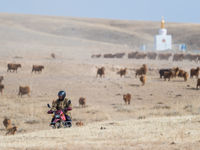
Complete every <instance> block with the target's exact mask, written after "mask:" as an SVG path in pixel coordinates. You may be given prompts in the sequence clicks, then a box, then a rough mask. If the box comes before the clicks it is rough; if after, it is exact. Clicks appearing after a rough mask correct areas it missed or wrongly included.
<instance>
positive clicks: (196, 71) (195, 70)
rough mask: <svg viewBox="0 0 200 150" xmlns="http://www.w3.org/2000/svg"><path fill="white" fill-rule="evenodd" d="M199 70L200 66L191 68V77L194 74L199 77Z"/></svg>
mask: <svg viewBox="0 0 200 150" xmlns="http://www.w3.org/2000/svg"><path fill="white" fill-rule="evenodd" d="M199 70H200V68H199V67H197V68H196V69H194V68H192V69H191V70H190V78H193V76H196V78H198V77H199Z"/></svg>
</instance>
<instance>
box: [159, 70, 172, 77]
mask: <svg viewBox="0 0 200 150" xmlns="http://www.w3.org/2000/svg"><path fill="white" fill-rule="evenodd" d="M170 71H171V69H160V70H159V74H160V78H161V79H162V77H163V76H164V73H165V72H170Z"/></svg>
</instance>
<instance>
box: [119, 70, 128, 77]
mask: <svg viewBox="0 0 200 150" xmlns="http://www.w3.org/2000/svg"><path fill="white" fill-rule="evenodd" d="M126 70H127V68H124V69H120V70H119V71H118V72H117V74H120V77H122V76H125V75H126Z"/></svg>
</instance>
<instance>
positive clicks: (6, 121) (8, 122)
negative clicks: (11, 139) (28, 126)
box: [3, 117, 17, 135]
mask: <svg viewBox="0 0 200 150" xmlns="http://www.w3.org/2000/svg"><path fill="white" fill-rule="evenodd" d="M3 125H4V127H5V128H6V131H7V132H6V135H14V134H15V133H16V131H17V127H16V126H13V125H12V124H11V120H10V119H8V118H7V117H5V118H4V120H3Z"/></svg>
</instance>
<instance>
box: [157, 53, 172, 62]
mask: <svg viewBox="0 0 200 150" xmlns="http://www.w3.org/2000/svg"><path fill="white" fill-rule="evenodd" d="M171 56H172V54H171V53H159V54H158V59H159V60H169V57H171Z"/></svg>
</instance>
